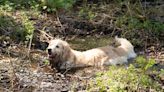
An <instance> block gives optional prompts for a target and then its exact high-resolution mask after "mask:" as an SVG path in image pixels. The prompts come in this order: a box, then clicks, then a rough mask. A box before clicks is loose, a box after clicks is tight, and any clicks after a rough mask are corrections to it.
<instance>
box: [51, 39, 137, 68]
mask: <svg viewBox="0 0 164 92" xmlns="http://www.w3.org/2000/svg"><path fill="white" fill-rule="evenodd" d="M115 40H116V42H117V43H119V44H120V46H117V47H114V46H104V47H98V48H94V49H91V50H87V51H82V52H81V51H76V50H73V49H72V48H71V47H70V46H69V44H68V43H67V42H66V41H63V40H61V39H54V40H51V41H50V42H49V46H48V56H49V60H50V64H51V67H52V68H54V67H55V68H57V69H68V68H75V67H86V66H103V65H117V64H124V63H127V62H128V59H131V58H135V57H136V53H135V52H134V47H133V45H132V44H131V43H130V42H129V41H128V40H127V39H125V38H118V37H115Z"/></svg>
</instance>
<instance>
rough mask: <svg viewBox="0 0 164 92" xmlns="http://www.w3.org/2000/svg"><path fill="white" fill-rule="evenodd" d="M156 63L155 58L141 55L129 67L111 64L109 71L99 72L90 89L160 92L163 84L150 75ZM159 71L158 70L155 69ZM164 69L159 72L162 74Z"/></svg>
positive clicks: (91, 91)
mask: <svg viewBox="0 0 164 92" xmlns="http://www.w3.org/2000/svg"><path fill="white" fill-rule="evenodd" d="M154 64H155V60H153V59H149V60H147V59H145V58H144V57H141V56H139V57H138V58H137V59H136V63H135V64H134V65H132V64H130V65H129V67H128V68H125V67H124V66H110V67H109V70H108V71H107V72H99V73H97V75H96V77H95V78H94V79H93V80H92V81H91V82H90V83H89V86H88V91H89V92H93V91H98V92H141V91H153V92H160V91H161V90H162V88H161V84H159V82H157V81H154V80H153V79H152V78H151V77H150V76H149V73H150V71H151V72H152V71H153V72H154V71H155V70H153V69H152V67H153V66H154ZM155 72H157V71H155ZM162 73H163V70H162V69H161V71H159V72H158V75H157V76H159V75H161V74H162Z"/></svg>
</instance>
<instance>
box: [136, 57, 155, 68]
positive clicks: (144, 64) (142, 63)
mask: <svg viewBox="0 0 164 92" xmlns="http://www.w3.org/2000/svg"><path fill="white" fill-rule="evenodd" d="M136 64H137V66H138V67H140V68H142V69H143V70H145V71H146V70H147V69H149V68H151V67H152V66H153V65H154V64H155V60H154V59H149V60H147V59H145V58H144V57H143V56H139V57H137V59H136Z"/></svg>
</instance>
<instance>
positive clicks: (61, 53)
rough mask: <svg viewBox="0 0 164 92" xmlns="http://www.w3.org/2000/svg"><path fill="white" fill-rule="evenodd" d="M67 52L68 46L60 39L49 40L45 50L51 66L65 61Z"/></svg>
mask: <svg viewBox="0 0 164 92" xmlns="http://www.w3.org/2000/svg"><path fill="white" fill-rule="evenodd" d="M69 51H70V46H69V44H68V43H67V42H66V41H63V40H61V39H54V40H51V41H50V42H49V45H48V48H47V52H48V57H49V60H50V61H53V64H59V63H62V62H63V61H65V60H66V57H67V56H68V54H69Z"/></svg>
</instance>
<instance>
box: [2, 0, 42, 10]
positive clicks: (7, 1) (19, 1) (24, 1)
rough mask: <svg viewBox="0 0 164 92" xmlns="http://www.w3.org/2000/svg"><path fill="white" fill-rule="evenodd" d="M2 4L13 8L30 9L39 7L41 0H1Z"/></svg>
mask: <svg viewBox="0 0 164 92" xmlns="http://www.w3.org/2000/svg"><path fill="white" fill-rule="evenodd" d="M0 5H1V6H3V7H4V6H5V7H11V9H13V10H14V9H29V8H37V7H39V0H1V1H0Z"/></svg>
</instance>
